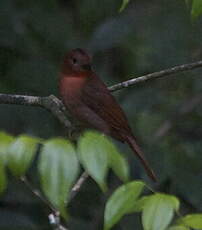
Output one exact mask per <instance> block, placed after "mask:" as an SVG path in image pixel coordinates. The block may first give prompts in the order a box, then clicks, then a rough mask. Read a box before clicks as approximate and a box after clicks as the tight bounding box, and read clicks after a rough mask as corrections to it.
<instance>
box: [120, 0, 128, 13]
mask: <svg viewBox="0 0 202 230" xmlns="http://www.w3.org/2000/svg"><path fill="white" fill-rule="evenodd" d="M128 3H129V0H123V1H122V5H121V7H120V9H119V12H122V11H123V10H124V9H125V8H126V6H127V5H128Z"/></svg>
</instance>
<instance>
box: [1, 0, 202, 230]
mask: <svg viewBox="0 0 202 230" xmlns="http://www.w3.org/2000/svg"><path fill="white" fill-rule="evenodd" d="M120 5H121V0H119V1H117V0H110V1H109V0H43V1H39V0H30V1H26V0H1V2H0V93H9V94H26V95H38V96H47V95H50V94H54V95H56V96H58V91H57V77H58V72H59V69H60V63H61V59H62V56H63V55H64V53H65V52H66V51H67V50H69V49H72V48H76V47H81V48H85V49H87V50H88V51H89V52H90V53H91V54H92V55H93V57H94V59H93V60H94V61H93V66H94V69H95V70H96V72H97V73H98V74H99V76H101V78H102V79H103V80H104V81H105V82H106V84H107V85H109V86H111V85H113V84H116V83H118V82H121V81H124V80H127V79H130V78H134V77H138V76H141V75H143V74H147V73H151V72H155V71H159V70H162V69H166V68H169V67H172V66H175V65H180V64H184V63H190V62H194V61H197V60H200V59H202V26H201V25H202V18H201V19H200V18H199V19H198V20H197V21H196V22H192V21H191V19H190V9H188V8H187V7H186V5H185V2H184V1H183V0H180V1H176V0H169V1H168V0H156V1H154V0H150V1H147V0H134V1H132V0H131V2H130V3H129V5H128V6H127V8H126V9H125V10H124V11H123V12H121V13H119V12H118V10H119V8H120ZM114 95H115V96H116V98H117V99H118V101H119V102H120V104H121V105H122V107H123V108H124V110H125V112H126V114H127V116H128V119H129V121H130V124H131V126H132V128H133V130H134V133H135V135H136V136H137V137H138V139H139V142H140V143H141V145H142V146H143V149H144V151H145V152H146V155H147V158H148V160H149V161H150V162H151V165H152V166H153V168H154V169H155V171H156V173H157V175H158V177H159V183H158V184H157V185H155V186H153V185H152V186H153V187H155V190H157V191H159V192H167V193H171V194H174V195H176V196H178V197H179V198H180V200H181V202H182V206H181V212H182V213H183V214H184V213H191V212H192V213H194V212H202V181H201V178H202V142H201V137H202V106H201V104H202V69H198V70H193V71H188V72H184V73H181V74H176V75H174V76H172V77H164V78H162V79H157V80H153V81H149V82H145V83H141V84H138V85H136V86H134V87H131V88H128V89H122V90H120V91H117V92H115V93H114ZM0 114H1V119H0V130H4V131H7V132H8V133H10V134H12V135H18V134H22V133H27V134H30V135H34V136H38V137H43V138H50V137H53V136H62V135H64V134H65V131H64V129H63V127H62V126H61V125H60V123H59V122H58V121H57V120H56V119H55V118H54V117H53V116H52V115H51V114H50V113H48V112H47V111H45V110H43V109H40V108H31V107H24V106H14V105H0ZM120 148H121V151H122V152H123V154H125V155H126V156H127V158H128V160H129V162H130V166H131V178H132V179H137V178H140V177H141V178H143V179H145V180H147V178H146V176H145V175H144V172H143V171H142V169H141V167H140V165H139V164H138V162H137V161H136V160H135V158H134V156H132V154H131V152H130V150H129V149H128V147H127V146H124V145H120ZM35 177H37V175H35V174H34V173H32V179H33V178H35ZM33 180H34V179H33ZM109 183H110V189H111V190H110V191H113V189H114V188H115V187H116V186H117V185H119V184H120V182H119V181H118V179H116V178H115V177H114V176H113V175H110V176H109ZM110 191H109V194H110ZM107 196H108V194H106V195H103V194H102V193H101V191H100V190H99V188H98V187H97V185H95V183H94V182H93V181H92V180H88V182H87V183H86V184H85V185H84V186H83V188H82V190H81V192H80V193H79V194H78V195H77V196H76V197H75V198H74V200H73V201H72V202H71V204H70V207H69V210H70V216H71V218H70V222H69V228H70V229H72V230H77V229H78V230H79V229H82V230H85V229H92V230H93V229H102V220H103V209H104V204H105V201H106V199H107ZM48 211H49V210H47V208H46V207H45V206H44V205H43V204H41V203H40V202H39V201H38V200H37V198H35V197H33V195H32V194H31V193H30V192H29V191H28V190H27V188H26V187H25V186H23V185H22V184H20V182H19V181H17V180H15V179H14V178H10V183H9V186H8V189H7V191H6V192H5V194H4V195H3V197H1V200H0V213H1V214H0V229H4V230H5V229H8V230H11V229H12V230H15V229H40V230H45V229H50V226H49V223H48V218H47V213H48ZM140 223H141V221H140V216H139V215H130V216H126V217H124V218H123V220H122V221H121V222H120V223H119V225H117V226H116V227H115V228H114V229H127V230H130V229H134V226H136V229H142V228H141V226H140Z"/></svg>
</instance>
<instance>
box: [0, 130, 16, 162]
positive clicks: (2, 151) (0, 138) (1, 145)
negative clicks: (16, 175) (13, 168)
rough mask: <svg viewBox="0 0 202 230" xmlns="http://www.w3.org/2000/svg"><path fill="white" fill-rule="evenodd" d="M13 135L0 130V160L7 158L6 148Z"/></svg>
mask: <svg viewBox="0 0 202 230" xmlns="http://www.w3.org/2000/svg"><path fill="white" fill-rule="evenodd" d="M13 139H14V138H13V137H12V136H10V135H8V134H6V133H4V132H0V160H1V161H4V162H6V160H7V150H8V147H9V145H10V144H11V142H12V141H13Z"/></svg>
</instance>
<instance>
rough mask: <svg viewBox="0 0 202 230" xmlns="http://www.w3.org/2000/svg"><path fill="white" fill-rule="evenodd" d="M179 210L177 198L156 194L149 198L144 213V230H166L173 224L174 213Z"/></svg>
mask: <svg viewBox="0 0 202 230" xmlns="http://www.w3.org/2000/svg"><path fill="white" fill-rule="evenodd" d="M178 209H179V201H178V199H177V198H176V197H174V196H171V195H166V194H160V193H157V194H154V195H151V196H150V197H149V199H148V200H147V201H146V204H145V205H144V208H143V212H142V223H143V227H144V230H164V229H166V228H167V227H168V225H169V223H170V222H171V220H172V218H173V215H174V211H175V210H178Z"/></svg>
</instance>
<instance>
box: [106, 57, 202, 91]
mask: <svg viewBox="0 0 202 230" xmlns="http://www.w3.org/2000/svg"><path fill="white" fill-rule="evenodd" d="M200 67H202V61H198V62H193V63H189V64H184V65H179V66H175V67H172V68H169V69H165V70H161V71H159V72H154V73H150V74H146V75H143V76H141V77H137V78H133V79H131V80H128V81H124V82H121V83H119V84H116V85H113V86H111V87H109V90H110V91H112V92H113V91H116V90H120V89H123V88H127V87H129V86H132V85H135V84H137V83H140V82H144V81H148V80H152V79H155V78H160V77H165V76H169V75H174V74H176V73H180V72H184V71H188V70H192V69H197V68H200Z"/></svg>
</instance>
